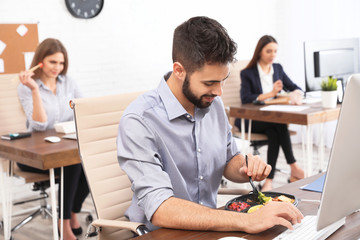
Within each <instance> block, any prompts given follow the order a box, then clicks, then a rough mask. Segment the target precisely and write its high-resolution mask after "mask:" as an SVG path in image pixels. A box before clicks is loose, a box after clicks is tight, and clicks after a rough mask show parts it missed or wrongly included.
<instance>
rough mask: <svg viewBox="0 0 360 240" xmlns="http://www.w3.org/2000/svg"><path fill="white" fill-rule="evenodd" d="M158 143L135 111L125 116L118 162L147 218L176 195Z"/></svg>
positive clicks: (118, 139)
mask: <svg viewBox="0 0 360 240" xmlns="http://www.w3.org/2000/svg"><path fill="white" fill-rule="evenodd" d="M125 126H126V127H125ZM156 142H157V136H156V134H155V133H154V132H153V131H152V130H151V129H150V128H149V127H148V126H147V125H146V123H145V121H144V120H143V119H142V118H141V117H139V116H137V115H135V114H128V115H125V116H123V117H122V119H121V121H120V125H119V132H118V138H117V145H118V161H119V164H120V166H121V168H122V169H123V170H124V171H125V172H126V173H127V175H128V177H129V179H130V181H131V184H132V185H131V188H132V190H133V192H134V196H135V197H136V199H137V206H138V207H139V208H141V209H142V211H143V212H144V213H145V216H146V218H147V219H148V221H150V219H151V218H152V215H153V214H154V213H155V211H156V210H157V209H158V207H159V206H160V205H161V204H162V203H163V202H164V201H165V200H166V199H168V198H169V197H171V196H174V193H173V186H172V184H171V180H170V177H169V175H168V174H167V173H166V172H165V171H164V166H163V163H162V161H161V157H160V154H159V153H158V146H157V143H156Z"/></svg>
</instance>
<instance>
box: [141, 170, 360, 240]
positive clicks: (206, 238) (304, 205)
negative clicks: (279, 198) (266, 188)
mask: <svg viewBox="0 0 360 240" xmlns="http://www.w3.org/2000/svg"><path fill="white" fill-rule="evenodd" d="M322 174H323V173H321V174H317V175H315V176H312V177H309V178H306V179H302V180H299V181H296V182H294V183H291V184H287V185H284V186H283V187H280V188H276V189H274V190H273V191H276V192H284V193H289V194H292V195H294V196H296V197H297V198H298V199H299V198H302V199H316V200H320V197H321V194H320V193H317V192H310V191H305V190H301V189H299V187H301V186H303V185H305V184H307V183H310V182H312V181H314V180H315V179H317V178H318V177H320V176H321V175H322ZM318 207H319V203H313V202H301V201H300V202H299V205H298V208H299V209H300V211H301V212H302V213H303V214H304V215H316V214H317V210H318ZM285 230H286V228H285V227H282V226H276V227H273V228H271V229H269V230H267V231H264V232H262V233H259V234H247V233H243V232H207V231H185V230H175V229H165V228H162V229H158V230H155V231H153V232H150V233H148V234H145V235H143V236H140V237H136V238H134V239H136V240H168V239H171V240H183V239H197V240H212V239H214V240H215V239H219V238H222V237H228V236H236V237H243V238H245V239H249V240H260V239H261V240H267V239H273V238H274V237H276V236H277V235H278V234H280V233H281V232H283V231H285ZM359 237H360V212H357V213H353V214H351V215H350V216H348V217H347V218H346V223H345V225H343V226H342V227H341V228H340V229H338V230H337V231H336V232H335V233H334V234H333V235H331V236H330V237H329V238H328V239H329V240H337V239H342V240H347V239H349V240H352V239H358V238H359Z"/></svg>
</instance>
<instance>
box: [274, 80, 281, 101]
mask: <svg viewBox="0 0 360 240" xmlns="http://www.w3.org/2000/svg"><path fill="white" fill-rule="evenodd" d="M282 89H283V82H282V81H281V80H280V79H279V80H277V81H276V82H274V86H273V90H272V92H273V94H274V97H275V96H276V95H277V94H278V92H280V91H281V90H282Z"/></svg>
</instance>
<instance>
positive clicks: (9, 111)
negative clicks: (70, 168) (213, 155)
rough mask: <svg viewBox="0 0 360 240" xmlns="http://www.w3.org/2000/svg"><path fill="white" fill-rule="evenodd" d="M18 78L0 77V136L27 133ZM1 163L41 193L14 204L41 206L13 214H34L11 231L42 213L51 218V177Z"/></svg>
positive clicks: (7, 163)
mask: <svg viewBox="0 0 360 240" xmlns="http://www.w3.org/2000/svg"><path fill="white" fill-rule="evenodd" d="M16 77H17V74H5V75H0V116H1V117H0V135H2V134H9V133H11V132H25V131H27V129H26V126H25V122H26V117H25V114H24V112H23V109H22V106H21V104H20V102H19V99H18V97H17V86H18V83H19V81H18V80H17V78H16ZM2 141H4V140H2ZM9 160H11V159H9ZM0 161H2V162H6V163H5V164H4V165H8V166H9V167H8V169H12V170H11V172H12V173H13V174H14V176H17V177H21V178H23V179H24V181H25V183H26V184H27V183H33V191H40V196H39V197H37V198H35V199H30V200H26V201H20V202H17V203H14V205H19V204H23V203H27V202H30V201H37V200H39V201H40V206H39V207H38V208H37V209H36V210H35V209H29V210H28V211H24V212H21V213H20V212H19V213H15V214H12V216H20V215H24V214H27V213H29V212H33V213H32V214H31V215H29V216H28V217H26V218H25V219H24V220H22V221H21V222H20V223H19V224H17V225H16V226H15V227H13V228H12V229H11V231H15V230H17V229H19V228H20V227H22V226H24V225H25V224H26V223H27V222H29V221H31V220H32V219H33V218H34V217H36V216H38V215H39V214H40V213H41V214H42V216H44V217H47V216H49V215H50V216H51V210H49V209H50V208H49V206H48V204H47V202H46V199H47V197H48V194H47V193H46V191H45V190H46V189H47V188H48V187H49V183H48V182H49V175H47V174H40V173H32V172H25V171H22V170H21V169H19V168H18V167H17V165H16V164H14V162H11V161H8V160H7V159H3V158H0ZM0 164H1V163H0ZM0 174H2V173H0ZM3 204H4V203H3Z"/></svg>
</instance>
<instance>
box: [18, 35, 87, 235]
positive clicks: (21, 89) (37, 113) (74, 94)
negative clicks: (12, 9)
mask: <svg viewBox="0 0 360 240" xmlns="http://www.w3.org/2000/svg"><path fill="white" fill-rule="evenodd" d="M40 62H41V63H42V64H43V67H42V68H40V69H37V70H36V71H35V72H30V71H23V72H20V74H19V79H20V81H21V84H20V85H19V86H18V95H19V99H20V102H21V104H22V107H23V109H24V111H25V114H26V118H27V121H26V125H27V128H28V129H29V130H30V131H45V130H47V129H51V128H54V124H55V123H57V122H65V121H70V120H73V112H72V110H71V109H70V107H69V100H70V99H73V98H79V97H81V92H80V89H79V87H78V85H77V84H76V82H75V81H74V80H72V79H71V78H69V77H68V76H67V75H66V72H67V68H68V56H67V52H66V49H65V48H64V46H63V45H62V43H61V42H60V41H59V40H57V39H51V38H48V39H45V40H44V41H43V42H41V43H40V45H39V46H38V47H37V48H36V51H35V55H34V58H33V61H32V64H31V67H34V66H36V65H37V64H38V63H40ZM18 165H19V168H20V169H22V170H23V171H31V172H40V173H41V172H43V173H48V171H42V170H39V169H36V168H32V167H29V166H26V165H23V164H18ZM59 170H60V169H55V172H59ZM59 189H60V188H59ZM88 193H89V187H88V184H87V181H86V178H85V175H84V171H83V169H82V166H81V164H76V165H72V166H67V167H64V213H63V217H64V239H66V240H68V239H71V240H73V239H76V237H75V235H80V234H82V229H81V226H80V223H79V222H78V219H77V216H76V213H78V212H80V210H81V206H82V204H83V202H84V200H85V198H86V197H87V195H88ZM60 199H61V196H60V191H59V202H60ZM59 226H60V220H59Z"/></svg>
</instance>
